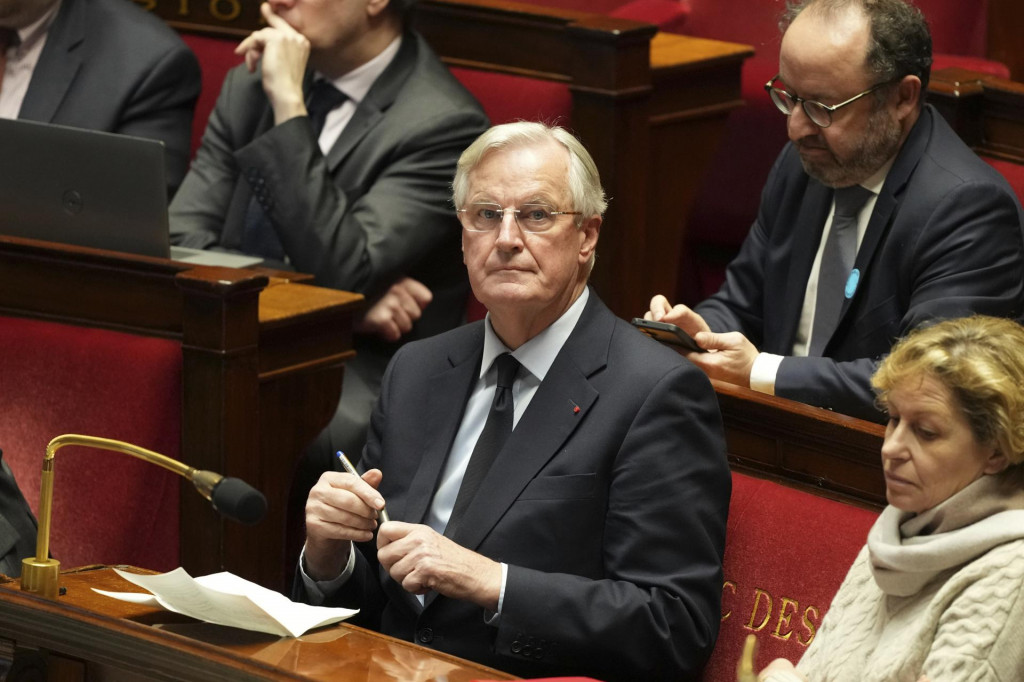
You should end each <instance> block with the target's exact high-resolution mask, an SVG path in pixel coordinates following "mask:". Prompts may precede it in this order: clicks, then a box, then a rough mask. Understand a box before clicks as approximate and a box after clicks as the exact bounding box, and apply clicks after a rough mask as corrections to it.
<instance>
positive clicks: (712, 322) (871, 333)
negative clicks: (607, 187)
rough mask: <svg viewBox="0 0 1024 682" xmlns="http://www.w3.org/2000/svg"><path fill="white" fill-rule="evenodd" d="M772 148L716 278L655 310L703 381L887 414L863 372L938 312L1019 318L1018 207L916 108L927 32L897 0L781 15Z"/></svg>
mask: <svg viewBox="0 0 1024 682" xmlns="http://www.w3.org/2000/svg"><path fill="white" fill-rule="evenodd" d="M784 23H785V24H787V25H788V28H787V29H786V31H785V34H784V36H783V39H782V49H781V53H780V60H779V75H778V76H776V77H775V78H774V79H772V81H771V82H770V83H768V84H767V85H766V88H767V89H768V93H769V96H770V97H771V98H772V100H773V101H774V102H775V104H776V106H777V107H778V108H779V110H780V111H781V112H782V113H783V114H785V115H786V116H787V119H786V122H787V126H788V131H789V138H790V144H788V145H787V146H786V147H785V148H784V149H783V151H782V153H781V154H780V155H779V158H778V160H777V161H776V162H775V166H774V167H773V169H772V172H771V175H770V176H769V177H768V181H767V184H766V185H765V188H764V191H763V193H762V197H761V206H760V209H759V211H758V217H757V221H756V222H755V223H754V225H753V226H752V227H751V230H750V234H749V235H748V237H747V239H746V240H745V242H744V244H743V247H742V249H741V250H740V253H739V255H738V256H737V257H736V259H735V260H734V261H733V262H732V263H731V264H730V265H729V268H728V270H727V272H726V281H725V284H724V285H723V286H722V288H721V289H720V290H719V291H718V292H717V293H716V294H715V295H713V296H712V297H711V298H709V299H708V300H707V301H704V302H703V303H701V304H699V305H697V306H696V307H695V308H694V309H693V310H691V309H689V308H687V307H686V306H683V305H677V306H675V307H673V306H671V305H670V304H669V302H668V301H667V300H666V299H665V297H664V296H656V297H654V299H653V300H652V302H651V309H650V310H649V311H648V312H647V314H646V317H648V318H649V319H654V320H660V321H664V322H672V323H675V324H678V325H679V326H681V327H682V328H683V329H684V330H686V331H687V332H689V333H690V334H691V335H696V340H697V343H698V344H699V345H701V346H702V347H704V348H705V349H708V350H711V351H714V352H710V353H691V354H689V355H688V357H689V358H690V359H691V360H692V361H693V362H694V363H696V364H697V365H698V366H700V367H702V368H703V369H704V370H705V371H706V372H707V373H708V374H709V375H710V376H711V377H713V378H716V379H723V380H725V381H729V382H732V383H735V384H739V385H741V386H749V387H750V388H753V389H755V390H758V391H762V392H765V393H770V394H774V395H779V396H782V397H785V398H791V399H794V400H799V401H802V402H805V403H809V404H811V405H818V406H822V407H828V408H832V409H834V410H836V411H839V412H843V413H846V414H850V415H854V416H857V417H861V418H865V419H873V420H880V419H882V418H883V415H882V414H881V413H880V412H879V411H878V410H877V409H876V408H875V406H874V394H873V392H872V390H871V386H870V383H869V379H870V377H871V374H872V372H873V370H874V367H875V365H876V363H877V361H878V359H879V358H880V357H881V356H882V355H884V354H885V353H886V352H888V350H889V348H890V347H891V345H892V343H893V342H894V341H895V340H896V338H898V337H900V336H902V335H904V334H906V333H907V332H909V331H910V330H912V329H914V328H915V327H917V326H919V325H922V324H926V323H929V322H933V321H936V320H939V319H942V318H948V317H960V316H964V315H969V314H971V313H983V314H987V315H996V316H1004V317H1013V318H1018V317H1020V316H1021V315H1022V314H1024V236H1022V217H1021V207H1020V204H1019V203H1018V201H1017V198H1016V196H1015V195H1014V193H1013V190H1012V189H1011V188H1010V187H1009V185H1008V184H1007V183H1006V182H1005V180H1004V179H1003V178H1002V177H1001V176H1000V175H999V174H998V173H997V172H996V171H994V170H993V169H992V168H990V167H989V166H988V165H987V164H986V163H984V162H983V161H982V160H981V159H979V158H978V157H977V155H976V154H974V152H972V151H971V150H970V149H969V148H968V147H967V146H966V145H964V143H963V142H962V141H961V140H960V138H959V137H957V135H956V134H955V133H954V132H953V130H952V129H951V128H950V127H949V126H948V125H947V124H946V122H945V121H944V120H943V118H942V117H941V116H940V115H939V114H938V112H936V110H935V109H934V108H932V107H931V106H929V105H925V104H924V95H925V92H926V90H927V86H928V77H929V72H930V69H931V36H930V35H929V32H928V26H927V24H926V23H925V20H924V17H923V16H921V13H920V12H919V11H918V10H917V9H916V8H914V7H912V6H910V5H908V4H907V3H905V2H902V0H806V1H805V2H802V3H800V4H798V5H796V6H795V7H793V8H791V9H790V11H789V13H788V14H787V16H786V17H785V21H784Z"/></svg>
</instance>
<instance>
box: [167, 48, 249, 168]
mask: <svg viewBox="0 0 1024 682" xmlns="http://www.w3.org/2000/svg"><path fill="white" fill-rule="evenodd" d="M181 39H182V40H184V41H185V43H186V44H187V45H188V46H189V47H190V48H192V51H193V52H195V54H196V58H197V59H199V66H200V69H201V70H202V75H203V85H202V90H200V91H199V101H197V102H196V113H195V117H194V118H193V119H192V154H193V155H194V154H195V153H196V150H197V149H198V148H199V142H200V141H201V140H202V139H203V131H204V130H206V119H208V118H209V117H210V113H211V112H213V107H214V105H215V104H216V103H217V95H219V94H220V86H221V85H222V84H223V83H224V77H225V76H226V75H227V73H228V71H229V70H231V68H232V67H234V66H237V65H238V64H241V63H242V59H241V57H239V56H238V55H236V54H235V47H236V46H237V45H238V42H239V41H237V40H227V39H225V38H212V37H209V36H200V35H194V34H191V33H182V34H181Z"/></svg>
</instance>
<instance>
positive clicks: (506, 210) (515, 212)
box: [455, 202, 583, 234]
mask: <svg viewBox="0 0 1024 682" xmlns="http://www.w3.org/2000/svg"><path fill="white" fill-rule="evenodd" d="M470 206H493V207H495V208H496V209H497V211H499V212H500V213H501V220H499V221H498V222H497V223H496V224H495V225H494V227H492V228H491V229H489V230H477V229H475V228H473V227H467V225H466V222H470V223H471V222H472V220H471V219H469V218H468V215H469V209H468V208H457V209H455V212H456V213H459V214H464V215H466V216H467V220H466V221H462V220H461V216H460V221H459V222H461V223H462V227H464V228H465V229H467V230H469V231H470V232H481V233H486V232H494V231H495V230H496V229H498V226H499V225H501V223H502V221H504V220H505V216H506V215H507V214H508V213H509V211H511V212H512V218H513V219H514V220H515V221H516V225H518V226H519V229H521V230H522V231H523V232H529V233H530V234H539V233H541V232H547V231H548V230H550V229H551V228H552V227H554V226H555V222H554V221H551V225H550V226H549V227H546V228H544V229H543V230H531V229H529V228H526V227H523V224H522V223H521V222H519V212H520V211H521V210H523V209H522V206H520V207H519V208H515V207H513V206H509V207H508V208H503V207H502V206H501V205H500V204H491V203H487V202H480V203H477V204H470ZM523 206H548V204H530V203H526V204H523ZM548 214H549V215H551V216H560V215H583V211H555V210H552V211H548Z"/></svg>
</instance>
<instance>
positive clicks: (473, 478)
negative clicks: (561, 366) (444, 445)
mask: <svg viewBox="0 0 1024 682" xmlns="http://www.w3.org/2000/svg"><path fill="white" fill-rule="evenodd" d="M494 364H496V365H497V366H498V385H497V387H496V388H495V389H494V400H493V402H491V411H490V412H489V413H488V414H487V421H486V422H485V423H484V430H483V431H482V432H481V433H480V438H479V439H477V441H476V446H475V447H474V448H473V454H472V455H470V457H469V464H468V465H466V473H465V475H464V476H463V477H462V485H461V486H459V494H458V495H457V496H456V498H455V506H454V507H453V508H452V515H451V518H449V519H448V525H447V526H445V529H444V534H445V535H446V536H447V537H450V538H453V537H455V532H456V529H457V528H458V525H459V521H461V519H462V515H463V514H464V513H465V511H466V508H467V507H468V506H469V503H470V502H472V501H473V497H474V496H475V495H476V491H477V488H479V487H480V482H481V481H483V480H484V476H486V475H487V472H488V471H489V470H490V468H491V464H493V463H494V458H495V457H497V456H498V453H499V452H501V448H502V447H504V445H505V441H506V440H507V439H508V435H509V434H510V433H512V413H513V412H514V408H515V406H514V405H513V404H512V384H513V382H515V380H516V374H517V373H518V372H519V361H518V360H516V359H515V358H514V357H512V355H511V354H510V353H502V354H501V355H499V356H498V357H497V358H495V360H494Z"/></svg>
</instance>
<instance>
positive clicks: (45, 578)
mask: <svg viewBox="0 0 1024 682" xmlns="http://www.w3.org/2000/svg"><path fill="white" fill-rule="evenodd" d="M65 445H84V446H87V447H93V448H99V449H100V450H112V451H114V452H121V453H124V454H126V455H131V456H132V457H137V458H139V459H143V460H146V461H147V462H152V463H153V464H156V465H157V466H161V467H163V468H164V469H167V470H169V471H173V472H174V473H176V474H178V475H179V476H184V477H185V478H187V479H188V480H190V481H192V483H193V484H194V485H195V487H196V490H198V491H199V494H200V495H202V496H203V497H205V498H206V499H207V500H209V499H210V498H211V496H212V495H213V489H214V487H216V485H217V484H218V483H220V481H221V479H222V478H223V477H222V476H221V475H220V474H217V473H214V472H212V471H203V470H200V469H196V468H195V467H190V466H188V465H187V464H183V463H182V462H179V461H178V460H176V459H171V458H170V457H168V456H166V455H161V454H160V453H157V452H153V451H152V450H146V449H145V448H140V447H139V446H137V445H131V444H130V443H125V442H122V441H119V440H111V439H110V438H97V437H96V436H80V435H78V434H74V433H68V434H65V435H63V436H57V437H56V438H54V439H53V440H51V441H50V443H49V445H47V446H46V457H45V458H44V459H43V476H42V480H41V482H40V485H39V532H38V533H37V535H36V555H35V557H29V558H27V559H22V562H21V589H22V590H24V591H26V592H33V593H35V594H39V595H42V596H44V597H47V598H50V599H55V598H56V597H57V592H58V582H59V576H60V562H59V561H57V560H56V559H51V558H50V521H51V518H52V511H53V509H52V507H53V458H54V455H56V454H57V450H59V449H61V448H62V447H64V446H65Z"/></svg>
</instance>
